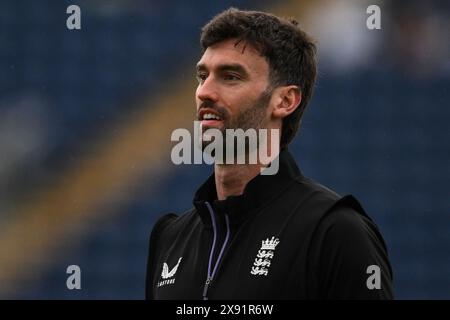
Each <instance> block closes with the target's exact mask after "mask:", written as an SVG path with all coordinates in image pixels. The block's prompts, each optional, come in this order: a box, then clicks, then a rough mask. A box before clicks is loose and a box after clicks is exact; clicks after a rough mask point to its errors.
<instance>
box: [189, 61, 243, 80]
mask: <svg viewBox="0 0 450 320" xmlns="http://www.w3.org/2000/svg"><path fill="white" fill-rule="evenodd" d="M207 69H208V68H207V67H206V65H205V64H203V63H198V64H197V71H203V70H207ZM217 70H218V71H219V72H224V71H235V72H238V73H240V74H241V75H243V76H245V77H248V75H249V74H248V72H247V70H246V69H245V68H244V66H242V65H241V64H239V63H227V64H221V65H219V66H218V67H217Z"/></svg>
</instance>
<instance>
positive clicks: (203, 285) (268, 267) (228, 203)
mask: <svg viewBox="0 0 450 320" xmlns="http://www.w3.org/2000/svg"><path fill="white" fill-rule="evenodd" d="M374 266H375V267H374ZM377 268H379V269H377ZM378 280H379V281H378ZM146 298H147V299H390V298H393V290H392V270H391V266H390V264H389V261H388V257H387V250H386V246H385V243H384V241H383V238H382V236H381V235H380V233H379V231H378V229H377V227H376V226H375V224H374V223H373V222H372V221H371V219H370V218H369V217H368V216H367V215H366V214H365V212H364V210H363V208H362V207H361V205H360V204H359V203H358V201H357V200H356V199H355V198H354V197H353V196H351V195H349V196H345V197H340V196H339V195H337V194H336V193H334V192H333V191H331V190H329V189H327V188H325V187H323V186H321V185H320V184H318V183H316V182H314V181H312V180H310V179H308V178H306V177H304V176H302V174H301V173H300V171H299V169H298V168H297V166H296V164H295V161H294V160H293V158H292V157H291V155H290V154H289V152H288V151H287V150H283V151H282V152H281V153H280V163H279V171H278V173H277V174H276V175H272V176H270V175H258V176H257V177H255V178H254V179H253V180H251V181H250V182H249V183H248V184H247V186H246V188H245V190H244V194H243V195H241V196H230V197H228V198H227V199H226V200H223V201H218V200H217V196H216V189H215V182H214V175H212V176H211V177H210V178H209V179H208V180H207V181H206V182H205V183H204V184H203V185H202V186H201V187H200V189H199V190H198V191H197V193H196V195H195V198H194V208H192V209H191V210H189V211H188V212H186V213H184V214H183V215H181V216H177V215H175V214H168V215H165V216H163V217H162V218H160V219H159V221H158V222H157V223H156V224H155V226H154V228H153V231H152V233H151V236H150V246H149V256H148V265H147V280H146Z"/></svg>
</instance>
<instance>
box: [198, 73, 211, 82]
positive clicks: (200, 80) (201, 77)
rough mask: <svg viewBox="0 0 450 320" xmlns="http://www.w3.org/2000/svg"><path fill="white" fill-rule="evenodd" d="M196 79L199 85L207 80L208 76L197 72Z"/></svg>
mask: <svg viewBox="0 0 450 320" xmlns="http://www.w3.org/2000/svg"><path fill="white" fill-rule="evenodd" d="M196 78H197V81H198V82H199V83H203V82H205V80H206V78H208V75H207V74H206V73H205V72H199V73H197V75H196Z"/></svg>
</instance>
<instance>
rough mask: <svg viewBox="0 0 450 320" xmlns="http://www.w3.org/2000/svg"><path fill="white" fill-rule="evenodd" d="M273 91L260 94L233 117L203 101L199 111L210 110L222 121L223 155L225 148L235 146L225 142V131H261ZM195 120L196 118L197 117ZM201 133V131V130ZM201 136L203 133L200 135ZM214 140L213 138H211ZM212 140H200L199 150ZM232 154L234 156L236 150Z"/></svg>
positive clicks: (246, 142) (211, 103) (247, 145)
mask: <svg viewBox="0 0 450 320" xmlns="http://www.w3.org/2000/svg"><path fill="white" fill-rule="evenodd" d="M272 92H273V90H271V89H269V88H267V89H266V90H264V92H262V93H261V94H260V96H259V97H258V99H257V100H256V101H255V102H254V103H253V104H252V105H250V106H246V107H244V108H242V111H241V112H239V113H238V114H236V116H235V117H231V116H230V114H229V112H228V110H227V109H226V108H224V107H221V106H218V105H216V104H214V103H213V102H210V101H204V102H203V103H202V104H201V105H200V108H199V110H201V109H202V108H210V109H213V110H215V111H216V112H217V113H218V114H219V116H220V118H221V119H222V121H223V126H222V128H220V129H219V130H220V132H221V134H222V141H224V142H225V143H224V144H223V147H224V150H223V152H224V153H223V154H226V148H227V146H228V147H230V146H234V148H236V145H235V144H234V143H233V141H226V130H227V129H232V130H236V129H242V130H244V131H246V130H248V129H255V130H258V129H262V128H264V119H265V116H266V111H267V107H268V105H269V102H270V98H271V96H272ZM197 120H199V119H198V117H197ZM202 131H203V130H202ZM201 135H202V136H203V132H202V133H201ZM213 139H214V138H213ZM213 141H214V140H211V141H206V140H204V139H201V149H202V151H204V150H205V148H206V147H207V146H208V145H209V144H211V143H212V142H213ZM245 150H247V151H249V143H248V141H247V139H246V141H245ZM234 154H235V155H236V154H237V152H236V149H235V152H234Z"/></svg>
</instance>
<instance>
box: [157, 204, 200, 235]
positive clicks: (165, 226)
mask: <svg viewBox="0 0 450 320" xmlns="http://www.w3.org/2000/svg"><path fill="white" fill-rule="evenodd" d="M198 222H199V218H198V214H196V210H195V209H194V208H192V209H190V210H188V211H186V212H184V213H182V214H181V215H177V214H174V213H169V214H165V215H163V216H162V217H160V218H159V219H158V220H157V221H156V222H155V224H154V225H153V229H152V232H151V235H150V240H152V239H153V240H156V239H160V238H168V237H171V236H174V235H177V234H178V233H179V232H180V231H181V230H183V229H185V228H186V227H188V226H192V225H193V224H196V223H198Z"/></svg>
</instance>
